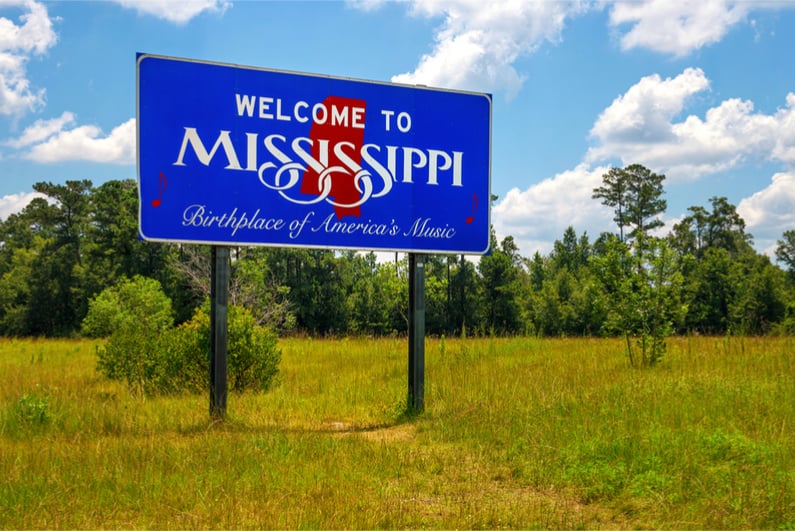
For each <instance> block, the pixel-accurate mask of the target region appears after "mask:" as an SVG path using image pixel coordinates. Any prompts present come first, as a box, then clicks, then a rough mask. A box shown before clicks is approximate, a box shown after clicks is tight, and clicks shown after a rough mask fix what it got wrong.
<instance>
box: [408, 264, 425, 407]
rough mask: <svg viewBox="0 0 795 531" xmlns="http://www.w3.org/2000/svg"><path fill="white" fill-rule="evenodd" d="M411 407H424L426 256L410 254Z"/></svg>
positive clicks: (409, 401) (409, 397)
mask: <svg viewBox="0 0 795 531" xmlns="http://www.w3.org/2000/svg"><path fill="white" fill-rule="evenodd" d="M408 408H409V409H410V410H411V411H414V412H420V411H422V410H423V409H424V408H425V257H424V256H423V255H421V254H415V253H410V254H409V395H408Z"/></svg>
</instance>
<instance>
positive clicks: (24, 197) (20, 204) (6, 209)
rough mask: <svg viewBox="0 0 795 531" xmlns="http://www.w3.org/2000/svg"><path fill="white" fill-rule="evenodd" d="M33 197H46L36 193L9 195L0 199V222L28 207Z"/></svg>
mask: <svg viewBox="0 0 795 531" xmlns="http://www.w3.org/2000/svg"><path fill="white" fill-rule="evenodd" d="M34 197H47V196H45V195H44V194H40V193H38V192H27V193H21V194H10V195H6V196H3V197H0V220H4V219H8V216H10V215H11V214H16V213H18V212H21V211H22V209H23V208H25V207H26V206H28V203H30V202H31V201H32V200H33V198H34Z"/></svg>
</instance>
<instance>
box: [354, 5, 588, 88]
mask: <svg viewBox="0 0 795 531" xmlns="http://www.w3.org/2000/svg"><path fill="white" fill-rule="evenodd" d="M354 5H358V4H354ZM376 5H377V4H376ZM362 6H363V7H366V8H368V9H369V8H372V7H373V3H372V2H365V3H364V4H362ZM585 9H587V4H586V3H584V2H581V1H566V2H564V1H555V2H529V1H527V0H505V1H501V2H484V1H482V0H416V1H415V2H413V4H412V11H413V13H414V14H416V15H418V16H425V17H437V16H444V23H443V24H442V25H441V27H439V28H438V29H437V32H436V45H435V46H434V49H433V51H432V52H431V53H429V54H426V55H423V56H422V58H421V59H420V62H419V64H418V65H417V67H416V69H415V70H414V71H412V72H406V73H403V74H400V75H397V76H394V77H393V78H392V81H394V82H397V83H408V84H424V85H430V86H438V87H448V88H459V89H469V90H480V91H493V90H502V89H504V90H507V91H508V94H509V95H511V94H514V93H515V92H516V91H518V90H519V88H520V87H521V85H522V83H523V82H524V77H523V76H522V75H520V74H519V73H518V72H517V71H516V69H515V68H514V62H515V61H516V60H517V59H518V58H520V57H521V56H522V55H525V54H529V53H532V52H534V51H535V50H536V49H537V48H538V47H539V46H541V45H542V44H543V43H544V42H553V43H556V42H558V41H559V40H560V34H561V32H562V30H563V26H564V23H565V21H566V18H567V17H570V16H572V15H575V14H577V13H580V12H583V11H584V10H585Z"/></svg>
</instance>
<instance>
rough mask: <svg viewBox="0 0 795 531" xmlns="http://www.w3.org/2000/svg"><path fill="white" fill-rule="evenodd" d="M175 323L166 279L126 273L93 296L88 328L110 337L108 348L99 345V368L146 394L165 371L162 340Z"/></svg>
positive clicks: (86, 322) (91, 332)
mask: <svg viewBox="0 0 795 531" xmlns="http://www.w3.org/2000/svg"><path fill="white" fill-rule="evenodd" d="M172 325H173V312H172V309H171V301H170V300H169V299H168V297H166V295H165V294H164V293H163V291H162V290H161V288H160V283H159V282H157V281H156V280H153V279H149V278H145V277H142V276H135V277H133V278H132V279H127V278H122V279H121V280H120V281H119V283H118V284H117V285H116V286H113V287H110V288H106V289H105V290H103V291H102V293H100V294H99V295H97V296H96V297H94V298H93V299H92V300H91V302H90V303H89V311H88V315H86V318H85V319H84V320H83V333H84V334H86V335H87V336H91V337H109V339H108V341H107V343H106V344H105V345H104V347H99V348H98V349H97V356H98V358H99V359H98V362H97V370H99V371H100V372H101V373H102V374H104V375H105V376H107V377H108V378H111V379H118V380H124V381H126V382H127V384H128V385H129V386H130V388H131V389H133V390H134V391H135V392H137V393H138V394H139V395H141V396H143V395H144V394H145V393H146V392H151V391H152V390H153V385H154V382H156V381H157V380H158V378H159V377H160V376H159V375H160V373H161V371H163V367H162V365H161V364H160V363H159V361H160V359H159V358H160V355H161V345H160V343H161V342H162V339H161V338H162V337H163V333H164V332H165V331H166V330H168V329H169V328H170V327H171V326H172ZM156 388H157V386H156V385H154V389H156Z"/></svg>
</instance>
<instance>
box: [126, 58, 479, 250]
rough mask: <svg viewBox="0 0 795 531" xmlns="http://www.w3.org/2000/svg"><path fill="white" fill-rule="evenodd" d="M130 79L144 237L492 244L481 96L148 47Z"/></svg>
mask: <svg viewBox="0 0 795 531" xmlns="http://www.w3.org/2000/svg"><path fill="white" fill-rule="evenodd" d="M137 83H138V87H137V88H138V101H137V106H138V109H137V125H138V182H139V199H140V201H139V204H140V207H139V208H140V210H139V230H140V234H141V236H142V238H144V239H145V240H152V241H174V242H191V243H208V244H220V245H236V244H242V245H274V246H288V247H318V248H332V249H365V250H391V251H407V252H423V253H434V252H437V253H470V254H480V253H485V252H486V251H487V250H488V246H489V223H490V209H489V202H490V167H491V97H490V95H488V94H480V93H471V92H461V91H445V90H438V89H430V88H425V87H410V86H403V85H396V84H387V83H375V82H365V81H359V80H352V79H344V78H333V77H326V76H318V75H308V74H296V73H291V72H283V71H273V70H265V69H259V68H252V67H240V66H235V65H226V64H219V63H209V62H201V61H194V60H186V59H175V58H169V57H162V56H156V55H146V54H140V55H139V56H138V57H137Z"/></svg>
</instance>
